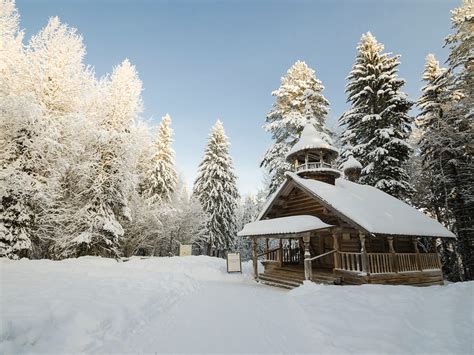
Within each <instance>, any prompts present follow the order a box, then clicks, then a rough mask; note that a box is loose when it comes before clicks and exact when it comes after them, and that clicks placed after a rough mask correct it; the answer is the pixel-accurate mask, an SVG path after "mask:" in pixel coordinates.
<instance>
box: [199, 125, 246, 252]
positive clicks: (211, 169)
mask: <svg viewBox="0 0 474 355" xmlns="http://www.w3.org/2000/svg"><path fill="white" fill-rule="evenodd" d="M193 195H194V196H195V197H196V199H198V200H199V202H200V203H201V206H202V208H203V211H204V213H205V214H206V217H207V218H206V219H207V221H206V227H205V235H206V239H207V254H208V255H211V251H212V249H214V250H216V251H217V252H218V253H220V254H221V255H223V253H224V252H225V251H227V250H229V249H230V248H231V247H232V246H233V243H234V237H235V235H236V233H237V230H236V227H237V226H236V223H237V221H236V209H237V200H238V198H239V193H238V191H237V186H236V176H235V174H234V168H233V166H232V159H231V157H230V155H229V143H228V138H227V137H226V135H225V132H224V127H223V126H222V123H221V122H220V121H217V122H216V124H215V125H214V127H213V128H212V131H211V134H210V136H209V140H208V143H207V147H206V149H205V152H204V157H203V159H202V162H201V163H200V164H199V169H198V175H197V178H196V181H195V183H194V191H193Z"/></svg>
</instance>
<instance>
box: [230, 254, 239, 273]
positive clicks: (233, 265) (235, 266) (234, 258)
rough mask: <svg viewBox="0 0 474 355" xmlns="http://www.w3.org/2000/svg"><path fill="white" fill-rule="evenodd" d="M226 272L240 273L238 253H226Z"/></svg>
mask: <svg viewBox="0 0 474 355" xmlns="http://www.w3.org/2000/svg"><path fill="white" fill-rule="evenodd" d="M227 272H240V273H242V260H241V259H240V253H227Z"/></svg>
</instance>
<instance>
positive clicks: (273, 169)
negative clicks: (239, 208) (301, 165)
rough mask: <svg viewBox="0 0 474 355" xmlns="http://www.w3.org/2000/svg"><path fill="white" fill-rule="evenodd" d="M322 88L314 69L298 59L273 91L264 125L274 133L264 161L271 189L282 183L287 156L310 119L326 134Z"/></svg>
mask: <svg viewBox="0 0 474 355" xmlns="http://www.w3.org/2000/svg"><path fill="white" fill-rule="evenodd" d="M323 90H324V86H323V85H322V83H321V81H320V80H318V79H317V78H316V76H315V72H314V70H313V69H311V68H309V67H308V66H307V65H306V63H305V62H302V61H297V62H296V63H295V64H293V66H292V67H291V68H290V69H288V72H287V73H286V75H285V76H284V77H282V78H281V84H280V87H279V89H278V90H276V91H274V92H272V95H273V96H275V98H276V100H275V103H274V104H273V107H272V110H271V111H270V112H269V113H268V114H267V118H266V123H265V125H264V128H265V130H266V131H268V132H270V133H271V134H272V139H273V141H274V143H273V144H272V146H271V147H270V148H269V149H268V150H267V152H266V153H265V156H264V157H263V159H262V162H261V166H263V167H265V168H266V169H267V171H268V172H269V173H270V175H271V182H270V192H273V191H274V190H275V189H276V188H277V187H278V186H279V185H280V184H281V183H282V182H283V180H284V174H285V172H286V171H290V170H291V168H292V167H291V165H290V164H289V163H288V162H287V161H286V157H285V156H286V153H287V152H288V150H289V149H290V148H291V147H292V146H293V145H294V144H295V142H296V140H297V139H298V137H299V135H300V133H301V131H302V129H303V127H304V126H305V124H306V122H307V120H309V119H313V122H314V124H315V127H316V128H317V130H318V131H320V132H322V133H325V134H326V133H327V131H326V128H325V122H326V115H327V114H328V112H329V102H328V101H327V100H326V98H325V97H324V96H323V94H322V92H323Z"/></svg>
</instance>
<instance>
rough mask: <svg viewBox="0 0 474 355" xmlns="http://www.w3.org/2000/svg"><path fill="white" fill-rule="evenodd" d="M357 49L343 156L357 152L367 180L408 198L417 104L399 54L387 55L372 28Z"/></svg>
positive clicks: (343, 118) (342, 119)
mask: <svg viewBox="0 0 474 355" xmlns="http://www.w3.org/2000/svg"><path fill="white" fill-rule="evenodd" d="M357 50H358V53H357V57H356V62H355V64H354V66H353V67H352V71H351V72H350V74H349V76H348V80H349V83H348V84H347V87H346V92H347V94H348V102H350V103H351V108H350V109H349V110H348V111H346V112H345V113H344V114H343V115H342V116H341V117H340V119H339V124H340V125H341V126H343V127H344V128H345V132H344V134H343V136H342V139H341V140H342V143H343V145H344V147H343V153H342V158H343V160H344V159H347V158H348V157H349V156H350V154H353V156H354V157H355V158H356V159H357V160H358V161H359V162H361V164H362V166H363V167H364V168H363V170H362V175H361V178H360V181H361V182H362V183H364V184H368V185H372V186H375V187H377V188H379V189H381V190H382V191H385V192H387V193H389V194H391V195H392V196H395V197H397V198H407V197H408V196H410V194H411V193H412V187H411V186H410V184H409V183H408V180H409V176H408V174H407V171H406V167H405V164H406V162H407V160H408V159H409V156H410V152H411V147H410V145H409V144H408V142H407V141H408V138H409V136H410V132H411V127H410V124H411V121H412V120H411V118H410V116H409V115H408V111H409V110H410V108H411V106H412V102H410V101H409V100H408V98H407V96H406V94H405V93H403V92H402V91H401V90H400V89H401V87H402V86H403V85H404V84H405V81H404V80H403V79H400V78H398V77H397V71H398V65H399V64H400V62H399V60H398V59H399V56H393V57H391V56H390V54H389V53H383V50H384V46H383V45H382V44H381V43H379V42H377V40H376V39H375V37H374V36H373V35H372V34H371V33H370V32H368V33H366V34H364V35H362V38H361V41H360V43H359V45H358V47H357Z"/></svg>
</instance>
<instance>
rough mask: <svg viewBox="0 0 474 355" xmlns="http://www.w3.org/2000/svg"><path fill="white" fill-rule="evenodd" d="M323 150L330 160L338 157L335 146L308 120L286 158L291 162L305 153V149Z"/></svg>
mask: <svg viewBox="0 0 474 355" xmlns="http://www.w3.org/2000/svg"><path fill="white" fill-rule="evenodd" d="M310 150H311V151H324V153H325V155H327V156H330V159H331V160H334V159H336V158H337V157H338V155H339V151H338V149H337V148H336V147H334V146H333V145H331V144H330V143H328V142H327V141H325V140H324V139H323V136H322V134H321V133H320V132H318V130H317V129H316V128H315V127H314V125H313V124H312V123H311V122H310V121H308V123H306V125H305V126H304V128H303V131H302V132H301V136H300V139H299V140H298V141H297V142H296V143H295V145H294V146H293V147H292V148H291V149H290V151H289V152H288V153H287V154H286V159H287V160H288V161H290V162H292V161H293V160H294V159H295V158H298V157H299V156H303V157H304V155H305V152H307V151H310Z"/></svg>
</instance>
